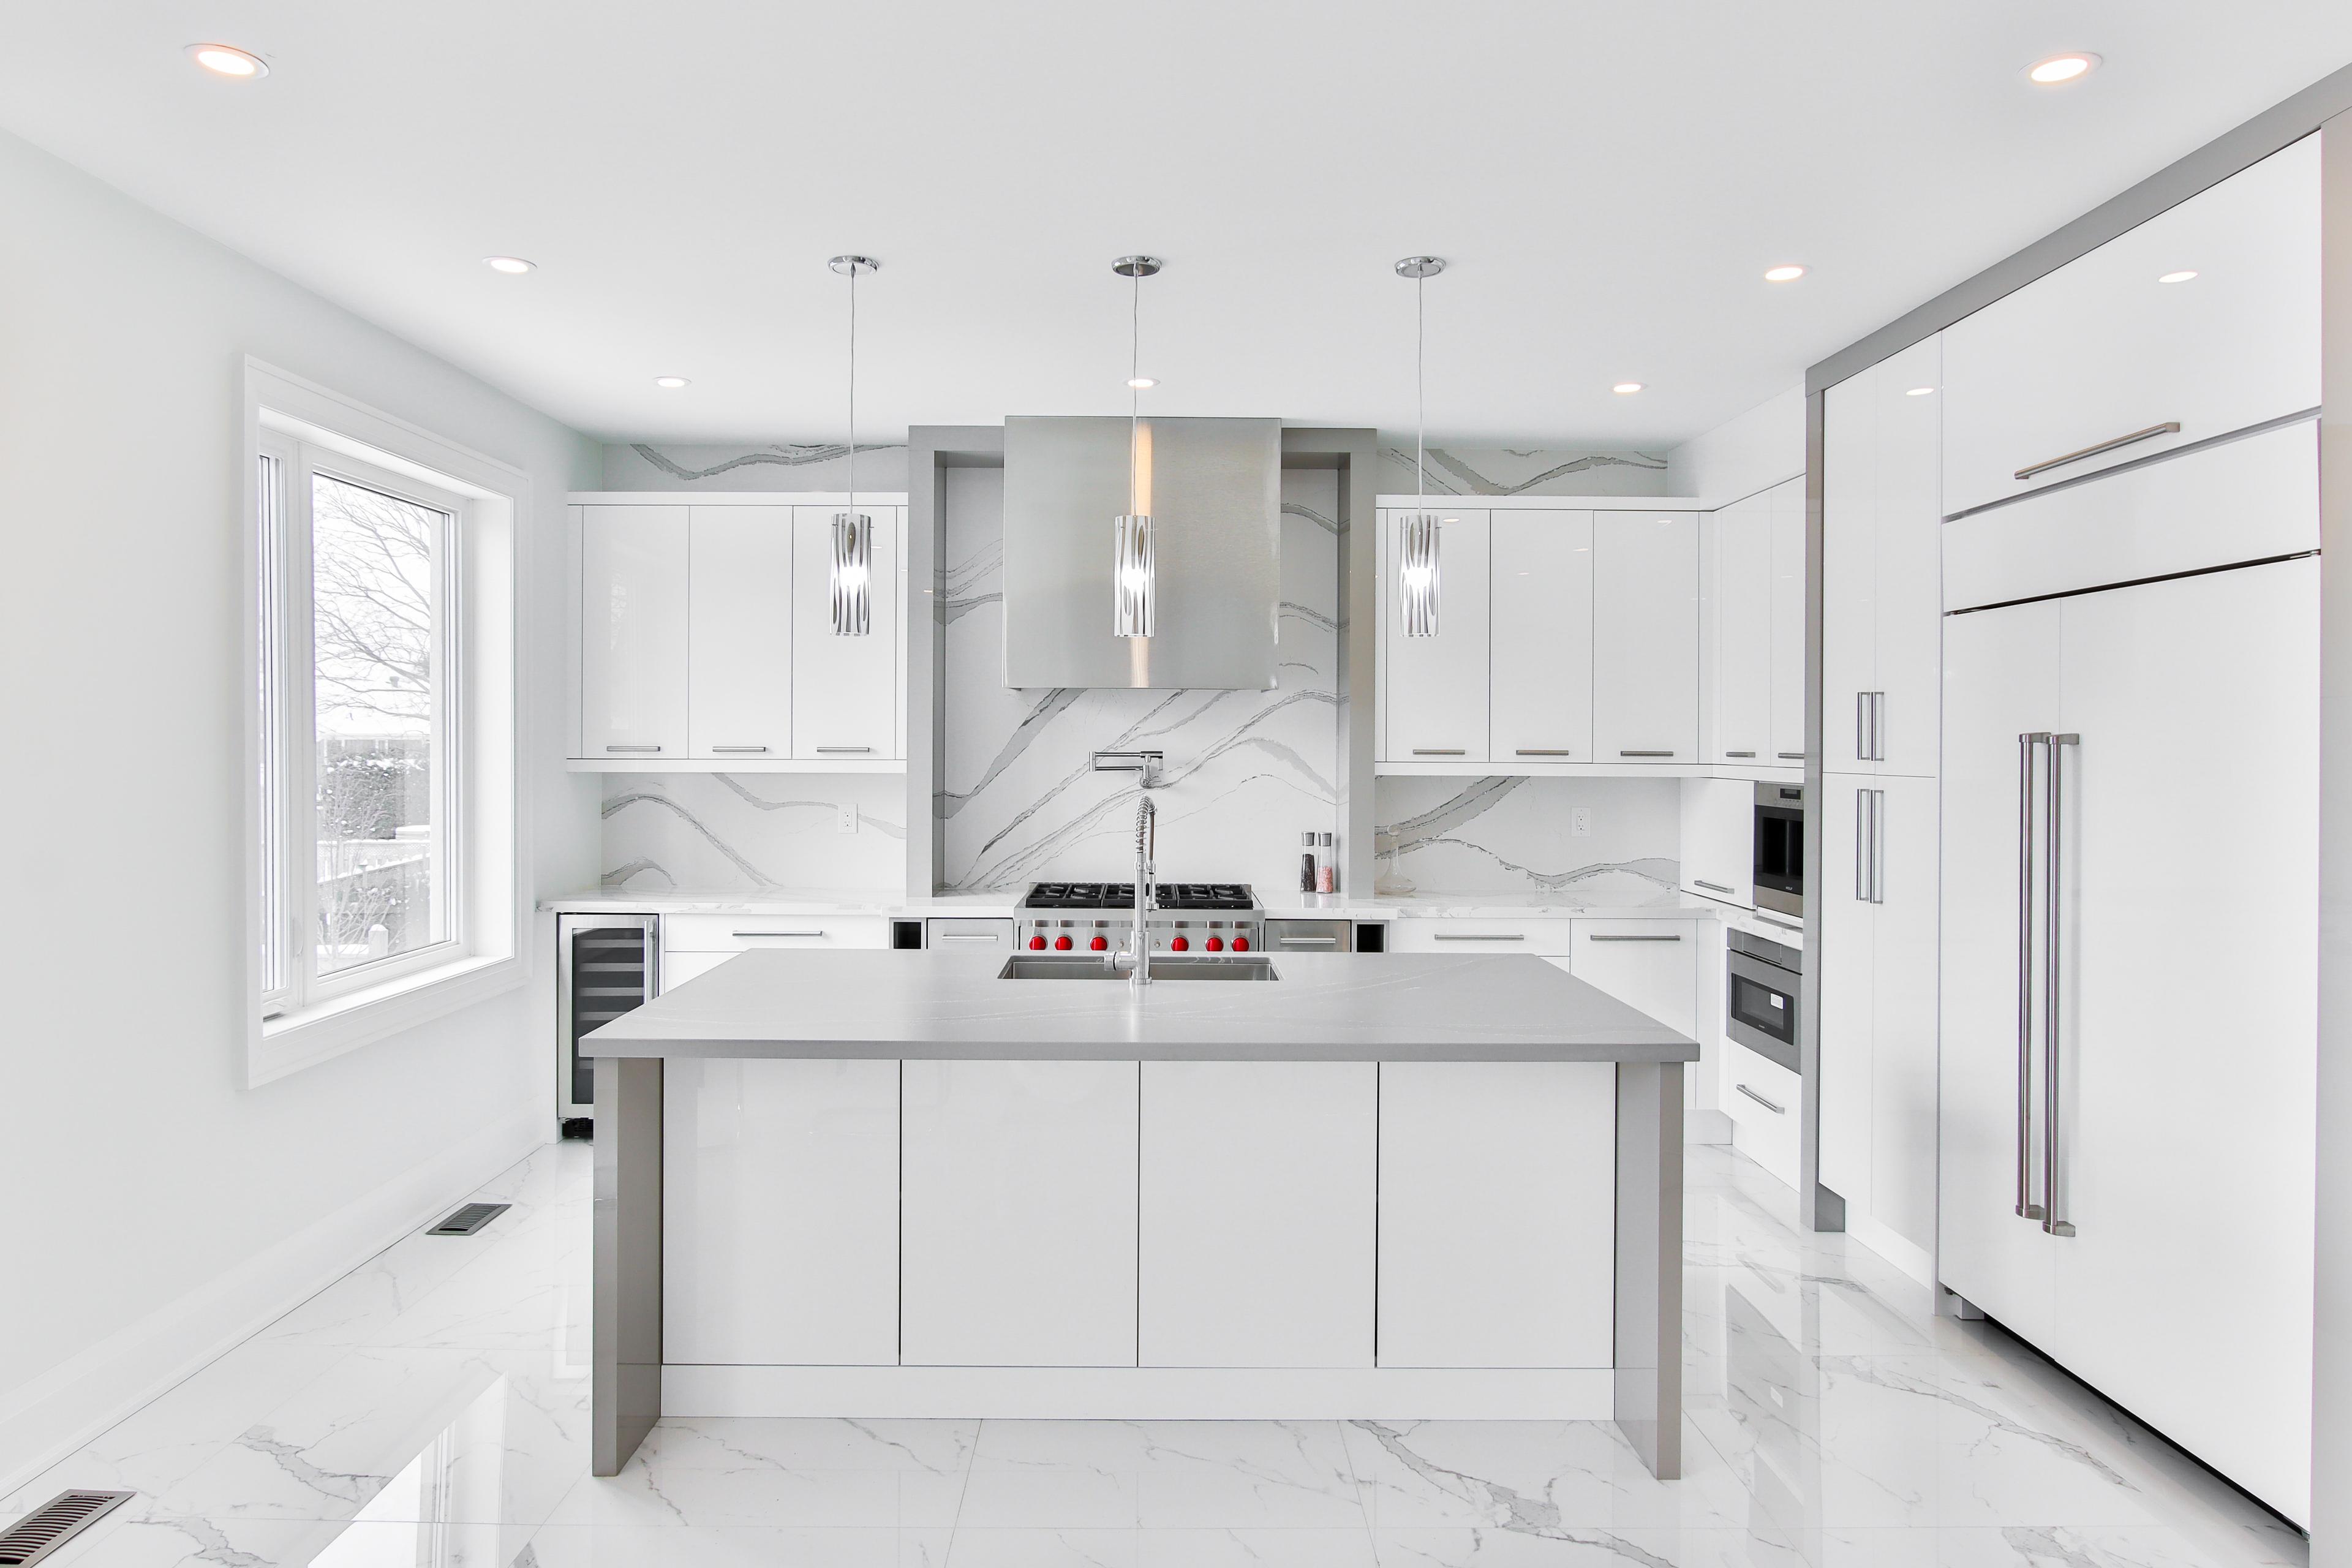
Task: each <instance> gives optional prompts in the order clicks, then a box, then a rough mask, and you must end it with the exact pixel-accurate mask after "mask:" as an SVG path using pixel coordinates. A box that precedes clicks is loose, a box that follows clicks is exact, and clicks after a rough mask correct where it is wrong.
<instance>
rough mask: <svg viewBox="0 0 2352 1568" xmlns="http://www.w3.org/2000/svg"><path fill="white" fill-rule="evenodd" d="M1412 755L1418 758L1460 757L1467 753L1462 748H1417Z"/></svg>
mask: <svg viewBox="0 0 2352 1568" xmlns="http://www.w3.org/2000/svg"><path fill="white" fill-rule="evenodd" d="M1412 754H1413V755H1414V756H1416V757H1459V756H1462V755H1465V750H1464V748H1462V747H1460V746H1415V747H1414V748H1413V749H1412Z"/></svg>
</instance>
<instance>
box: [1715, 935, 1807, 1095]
mask: <svg viewBox="0 0 2352 1568" xmlns="http://www.w3.org/2000/svg"><path fill="white" fill-rule="evenodd" d="M1723 934H1724V951H1725V957H1724V970H1725V973H1724V985H1723V1000H1724V1033H1726V1034H1727V1035H1729V1036H1730V1037H1732V1038H1733V1039H1734V1040H1737V1041H1738V1043H1739V1044H1741V1045H1743V1046H1746V1047H1748V1049H1749V1050H1751V1051H1754V1052H1755V1053H1756V1054H1757V1055H1758V1056H1759V1057H1762V1058H1764V1059H1765V1060H1767V1061H1772V1062H1778V1063H1780V1066H1782V1067H1784V1068H1788V1069H1789V1070H1790V1072H1802V1071H1803V1070H1804V1068H1802V1067H1801V1066H1800V1065H1799V1058H1798V1054H1797V994H1798V991H1799V990H1800V989H1801V986H1802V985H1803V984H1804V978H1805V955H1804V953H1803V952H1802V951H1801V950H1800V949H1797V948H1793V947H1787V946H1783V945H1782V944H1781V943H1780V942H1771V941H1769V940H1767V939H1766V938H1763V937H1760V936H1751V935H1749V934H1748V932H1747V931H1740V930H1738V929H1737V928H1734V929H1732V930H1728V931H1725V932H1724V933H1723Z"/></svg>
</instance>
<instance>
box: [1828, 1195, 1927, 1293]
mask: <svg viewBox="0 0 2352 1568" xmlns="http://www.w3.org/2000/svg"><path fill="white" fill-rule="evenodd" d="M1845 1233H1846V1234H1847V1235H1848V1236H1850V1237H1853V1239H1854V1240H1856V1241H1858V1242H1860V1243H1862V1244H1863V1246H1864V1247H1868V1248H1870V1250H1871V1251H1873V1252H1875V1253H1876V1254H1878V1256H1879V1257H1881V1258H1885V1259H1886V1261H1887V1262H1889V1263H1892V1264H1893V1265H1895V1268H1900V1269H1901V1270H1903V1272H1904V1273H1906V1274H1907V1275H1909V1276H1910V1277H1911V1278H1912V1279H1916V1280H1917V1281H1918V1282H1919V1283H1920V1284H1922V1285H1926V1286H1928V1287H1930V1288H1933V1287H1934V1285H1935V1283H1936V1259H1935V1258H1934V1257H1933V1255H1931V1254H1930V1253H1929V1252H1928V1251H1927V1248H1926V1247H1921V1246H1920V1245H1919V1244H1918V1243H1917V1242H1916V1241H1913V1240H1912V1239H1911V1238H1910V1237H1907V1236H1904V1235H1902V1234H1901V1233H1899V1232H1897V1231H1895V1230H1894V1229H1892V1228H1891V1227H1889V1226H1885V1225H1882V1224H1880V1223H1879V1222H1878V1221H1877V1220H1876V1219H1874V1218H1873V1217H1872V1216H1871V1215H1866V1214H1864V1213H1863V1212H1862V1210H1860V1209H1858V1208H1855V1207H1854V1206H1853V1205H1851V1204H1849V1205H1846V1211H1845Z"/></svg>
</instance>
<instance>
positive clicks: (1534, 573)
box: [1488, 511, 1592, 763]
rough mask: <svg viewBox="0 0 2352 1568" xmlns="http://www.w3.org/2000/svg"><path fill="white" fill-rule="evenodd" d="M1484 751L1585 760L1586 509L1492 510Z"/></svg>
mask: <svg viewBox="0 0 2352 1568" xmlns="http://www.w3.org/2000/svg"><path fill="white" fill-rule="evenodd" d="M1488 549H1489V551H1490V553H1491V562H1490V573H1489V582H1490V583H1491V584H1492V588H1491V595H1492V612H1491V613H1492V616H1493V620H1494V637H1493V642H1492V645H1491V650H1490V653H1489V679H1490V680H1491V682H1492V687H1491V689H1492V696H1491V698H1490V699H1489V702H1488V706H1489V709H1490V711H1491V714H1492V726H1493V729H1492V734H1491V737H1490V740H1491V745H1492V748H1493V749H1492V752H1491V753H1490V754H1491V756H1492V758H1493V760H1494V761H1496V762H1498V763H1589V762H1591V760H1592V514H1591V512H1589V511H1497V512H1495V513H1493V514H1491V519H1490V522H1489V532H1488Z"/></svg>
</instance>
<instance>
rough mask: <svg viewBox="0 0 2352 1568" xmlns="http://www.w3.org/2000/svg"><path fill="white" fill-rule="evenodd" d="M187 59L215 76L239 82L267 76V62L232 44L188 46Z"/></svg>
mask: <svg viewBox="0 0 2352 1568" xmlns="http://www.w3.org/2000/svg"><path fill="white" fill-rule="evenodd" d="M188 58H190V59H192V60H194V61H195V62H196V63H197V64H198V65H200V66H202V67H204V68H205V69H206V70H208V71H210V72H212V73H213V74H214V75H215V76H225V77H233V78H235V79H237V80H239V81H251V80H252V79H254V78H256V77H264V76H268V74H269V62H268V60H265V59H263V58H261V57H260V56H259V55H257V54H250V53H248V52H247V51H246V50H244V49H240V48H238V47H236V45H234V44H190V45H189V46H188Z"/></svg>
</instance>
